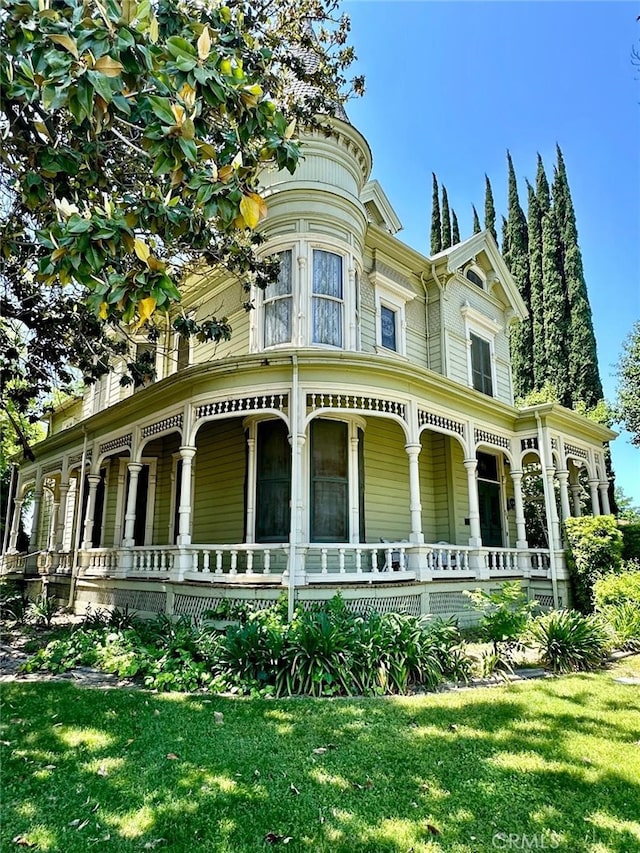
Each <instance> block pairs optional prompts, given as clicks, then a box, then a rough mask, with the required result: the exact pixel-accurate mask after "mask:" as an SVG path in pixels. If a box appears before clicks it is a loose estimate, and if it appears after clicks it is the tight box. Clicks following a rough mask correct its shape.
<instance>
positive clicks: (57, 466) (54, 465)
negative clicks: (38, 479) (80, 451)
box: [42, 460, 62, 474]
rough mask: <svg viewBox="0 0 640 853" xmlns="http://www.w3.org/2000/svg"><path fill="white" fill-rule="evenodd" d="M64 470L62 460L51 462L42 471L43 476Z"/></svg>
mask: <svg viewBox="0 0 640 853" xmlns="http://www.w3.org/2000/svg"><path fill="white" fill-rule="evenodd" d="M61 470H62V460H59V461H58V462H50V463H49V464H48V465H45V466H44V467H43V469H42V473H43V474H50V473H51V472H52V471H61Z"/></svg>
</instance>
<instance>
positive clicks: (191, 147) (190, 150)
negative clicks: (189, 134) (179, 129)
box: [178, 136, 198, 163]
mask: <svg viewBox="0 0 640 853" xmlns="http://www.w3.org/2000/svg"><path fill="white" fill-rule="evenodd" d="M178 143H179V145H180V148H182V151H183V153H184V156H185V157H186V158H187V160H190V161H191V162H192V163H195V162H196V161H197V159H198V148H197V146H196V143H195V142H194V141H193V139H185V138H184V137H183V136H180V137H179V138H178Z"/></svg>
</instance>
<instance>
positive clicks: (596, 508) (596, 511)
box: [589, 478, 600, 515]
mask: <svg viewBox="0 0 640 853" xmlns="http://www.w3.org/2000/svg"><path fill="white" fill-rule="evenodd" d="M598 485H599V483H598V480H596V479H595V478H589V491H590V492H591V515H600V500H599V498H598Z"/></svg>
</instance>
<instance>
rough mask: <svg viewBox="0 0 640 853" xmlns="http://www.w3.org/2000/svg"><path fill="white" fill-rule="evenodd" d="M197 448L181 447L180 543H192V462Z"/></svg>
mask: <svg viewBox="0 0 640 853" xmlns="http://www.w3.org/2000/svg"><path fill="white" fill-rule="evenodd" d="M195 455H196V448H195V447H189V446H186V445H185V446H184V447H181V448H180V458H181V459H182V476H181V479H180V506H179V507H178V516H179V518H178V545H180V546H182V545H191V471H192V468H191V463H192V461H193V457H194V456H195Z"/></svg>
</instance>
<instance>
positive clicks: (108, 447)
mask: <svg viewBox="0 0 640 853" xmlns="http://www.w3.org/2000/svg"><path fill="white" fill-rule="evenodd" d="M132 443H133V433H130V432H128V433H127V434H126V435H121V436H119V437H118V438H112V439H111V441H105V442H103V443H102V444H101V445H100V455H101V456H102V454H103V453H110V452H111V451H112V450H118V449H119V448H121V447H126V448H128V449H129V450H131V445H132Z"/></svg>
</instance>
